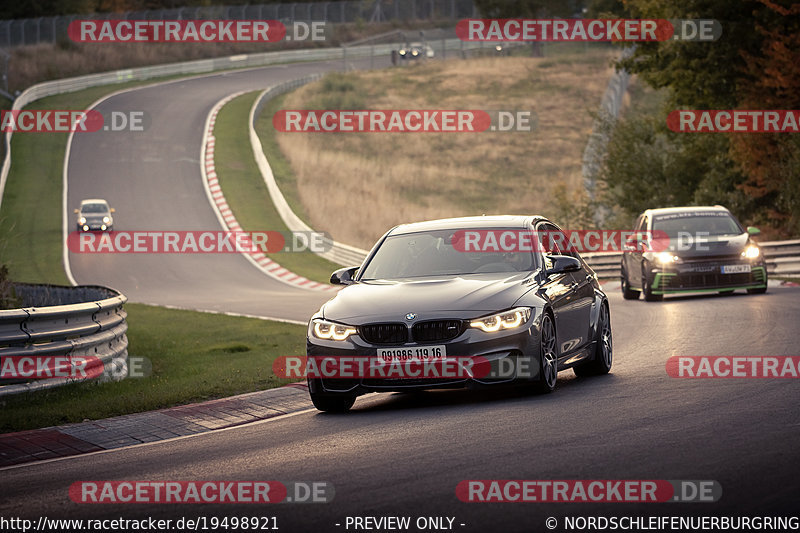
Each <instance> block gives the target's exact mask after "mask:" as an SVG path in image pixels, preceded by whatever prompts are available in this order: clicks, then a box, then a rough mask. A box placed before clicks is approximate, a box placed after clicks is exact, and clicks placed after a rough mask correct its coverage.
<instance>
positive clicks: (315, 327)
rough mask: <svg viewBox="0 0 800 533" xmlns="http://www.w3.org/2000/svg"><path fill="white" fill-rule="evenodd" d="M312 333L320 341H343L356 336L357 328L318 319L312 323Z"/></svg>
mask: <svg viewBox="0 0 800 533" xmlns="http://www.w3.org/2000/svg"><path fill="white" fill-rule="evenodd" d="M311 333H312V334H313V335H314V336H315V337H316V338H318V339H325V340H334V341H343V340H345V339H346V338H347V337H349V336H350V335H353V334H355V333H356V328H354V327H352V326H346V325H344V324H334V323H333V322H328V321H327V320H322V319H321V318H316V319H314V320H313V321H312V324H311Z"/></svg>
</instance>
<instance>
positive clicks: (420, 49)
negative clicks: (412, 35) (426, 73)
mask: <svg viewBox="0 0 800 533" xmlns="http://www.w3.org/2000/svg"><path fill="white" fill-rule="evenodd" d="M397 53H398V55H399V56H400V59H431V58H432V57H433V56H434V52H433V48H431V47H430V46H429V45H428V44H425V43H410V44H407V45H405V46H403V47H401V48H400V50H398V51H397Z"/></svg>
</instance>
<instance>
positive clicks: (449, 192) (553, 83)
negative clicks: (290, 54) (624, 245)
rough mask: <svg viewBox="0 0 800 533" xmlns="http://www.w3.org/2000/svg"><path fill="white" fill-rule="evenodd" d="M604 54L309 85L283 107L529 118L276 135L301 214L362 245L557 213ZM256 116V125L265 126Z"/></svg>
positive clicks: (576, 191)
mask: <svg viewBox="0 0 800 533" xmlns="http://www.w3.org/2000/svg"><path fill="white" fill-rule="evenodd" d="M613 57H614V51H613V50H612V49H610V48H601V49H589V50H583V49H579V50H577V51H576V52H575V53H566V54H564V53H562V54H557V55H553V56H551V57H544V58H530V57H488V58H477V59H469V60H463V61H447V62H439V61H431V62H428V63H424V64H418V65H410V66H408V67H403V68H393V69H389V70H380V71H374V72H353V73H347V74H333V75H329V76H328V77H327V78H325V79H323V80H321V81H319V82H316V83H314V84H310V85H307V86H305V87H303V88H301V89H299V90H297V91H295V92H293V93H291V94H289V95H288V96H287V97H286V99H285V100H284V103H283V109H483V110H531V111H533V112H534V113H535V114H536V115H537V117H538V124H537V127H536V128H535V129H534V131H532V132H514V133H512V132H486V133H277V134H276V135H277V140H278V144H279V145H280V149H281V151H282V152H283V154H284V155H285V156H286V157H287V159H288V160H289V162H290V164H291V167H292V170H293V171H294V175H295V177H296V186H297V195H298V198H299V201H300V202H301V203H302V205H303V209H302V210H301V211H304V212H305V213H307V214H308V215H307V216H308V219H309V220H308V223H309V224H310V225H311V227H313V228H315V229H318V230H324V231H328V232H330V233H331V234H332V235H333V237H334V238H335V239H337V240H340V241H342V242H346V243H349V244H353V245H357V246H361V247H365V248H368V247H369V246H371V245H372V244H373V243H374V241H375V239H376V238H377V237H379V236H380V235H381V234H382V233H383V232H384V231H386V230H387V229H388V228H390V227H392V226H393V225H395V224H398V223H402V222H409V221H417V220H426V219H432V218H440V217H449V216H465V215H480V214H484V213H485V214H491V213H541V214H544V215H548V216H552V217H556V218H558V216H559V215H562V218H563V215H564V212H565V210H564V205H565V203H566V204H568V203H570V202H572V201H579V200H580V199H581V197H582V194H583V189H582V181H581V156H582V153H583V149H584V147H585V145H586V141H587V138H588V135H589V133H590V131H591V126H592V115H593V113H595V112H596V111H597V109H598V107H599V104H600V99H601V97H602V94H603V91H604V90H605V87H606V84H607V82H608V79H609V77H610V76H611V74H612V69H611V67H610V60H611V59H612V58H613ZM262 119H263V120H262V121H260V122H261V124H260V125H259V127H261V128H263V127H271V126H269V125H266V126H265V124H264V123H265V122H268V119H269V117H262ZM269 156H270V155H269V153H267V157H269ZM557 199H558V200H557ZM561 222H563V223H565V224H567V225H569V224H568V222H569V221H563V220H562V221H561Z"/></svg>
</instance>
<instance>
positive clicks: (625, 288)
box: [619, 269, 639, 300]
mask: <svg viewBox="0 0 800 533" xmlns="http://www.w3.org/2000/svg"><path fill="white" fill-rule="evenodd" d="M619 279H620V288H621V289H622V297H623V298H625V299H626V300H638V299H639V291H635V290H633V289H631V283H630V281H628V274H627V273H626V272H625V270H624V269H623V270H621V271H620V277H619Z"/></svg>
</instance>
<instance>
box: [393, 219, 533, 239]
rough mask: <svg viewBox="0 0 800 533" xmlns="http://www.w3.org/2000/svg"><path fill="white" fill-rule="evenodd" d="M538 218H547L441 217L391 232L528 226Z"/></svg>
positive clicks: (400, 227) (400, 226) (395, 228)
mask: <svg viewBox="0 0 800 533" xmlns="http://www.w3.org/2000/svg"><path fill="white" fill-rule="evenodd" d="M537 220H545V218H544V217H542V216H538V215H533V216H531V215H490V216H486V215H484V216H479V217H458V218H441V219H438V220H426V221H424V222H413V223H410V224H401V225H399V226H395V227H394V228H392V230H391V231H390V232H389V234H390V235H402V234H405V233H417V232H420V231H431V230H440V229H466V228H515V227H516V228H527V227H529V226H530V225H531V223H533V222H534V221H537Z"/></svg>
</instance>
